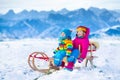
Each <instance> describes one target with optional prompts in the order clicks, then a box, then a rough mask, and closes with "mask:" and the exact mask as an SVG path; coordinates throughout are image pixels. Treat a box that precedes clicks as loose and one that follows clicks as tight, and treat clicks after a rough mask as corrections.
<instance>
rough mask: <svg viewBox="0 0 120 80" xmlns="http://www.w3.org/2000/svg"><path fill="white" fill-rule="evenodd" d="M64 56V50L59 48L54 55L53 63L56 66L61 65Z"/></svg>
mask: <svg viewBox="0 0 120 80" xmlns="http://www.w3.org/2000/svg"><path fill="white" fill-rule="evenodd" d="M65 56H66V51H64V50H60V51H58V52H56V53H55V55H54V64H55V65H56V66H61V64H62V60H63V58H64V57H65Z"/></svg>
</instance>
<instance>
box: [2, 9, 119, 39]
mask: <svg viewBox="0 0 120 80" xmlns="http://www.w3.org/2000/svg"><path fill="white" fill-rule="evenodd" d="M119 24H120V13H119V12H117V11H111V10H107V9H99V8H95V7H91V8H89V9H87V10H85V9H84V8H80V9H76V10H72V11H69V10H67V9H65V8H64V9H62V10H59V11H53V10H51V11H40V12H38V11H36V10H31V11H27V10H23V11H21V12H20V13H15V12H14V11H13V10H9V11H8V12H7V13H6V14H1V15H0V39H1V40H4V39H7V38H8V39H22V38H35V37H38V38H39V37H42V38H45V37H53V38H56V37H58V35H59V33H60V31H61V30H62V29H63V28H70V29H73V30H74V29H75V28H76V27H77V26H79V25H84V26H87V27H88V28H90V30H91V32H96V31H98V30H100V29H104V28H111V27H112V26H116V25H119ZM111 32H114V30H112V31H111V30H110V31H108V32H105V33H106V34H110V33H111ZM118 32H119V31H118ZM118 32H117V33H118ZM56 33H57V34H56ZM94 35H96V34H94ZM110 35H111V34H110ZM113 35H114V34H113Z"/></svg>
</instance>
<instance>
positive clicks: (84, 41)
mask: <svg viewBox="0 0 120 80" xmlns="http://www.w3.org/2000/svg"><path fill="white" fill-rule="evenodd" d="M89 33H90V30H89V28H87V31H86V34H85V36H84V37H83V38H78V37H77V36H76V38H75V39H74V40H73V49H79V45H80V53H81V54H80V55H79V57H78V58H83V59H84V58H86V55H87V51H88V47H89V39H88V36H89Z"/></svg>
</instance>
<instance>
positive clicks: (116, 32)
mask: <svg viewBox="0 0 120 80" xmlns="http://www.w3.org/2000/svg"><path fill="white" fill-rule="evenodd" d="M106 36H117V37H120V25H117V26H112V27H110V28H104V29H100V30H98V31H96V32H93V33H91V34H90V36H89V37H90V38H93V37H97V38H102V37H106Z"/></svg>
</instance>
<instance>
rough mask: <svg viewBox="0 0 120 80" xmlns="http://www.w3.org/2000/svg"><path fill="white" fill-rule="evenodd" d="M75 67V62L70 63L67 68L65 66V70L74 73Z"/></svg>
mask: <svg viewBox="0 0 120 80" xmlns="http://www.w3.org/2000/svg"><path fill="white" fill-rule="evenodd" d="M73 67H74V63H73V62H69V63H68V65H67V66H65V69H67V70H69V71H73Z"/></svg>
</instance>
